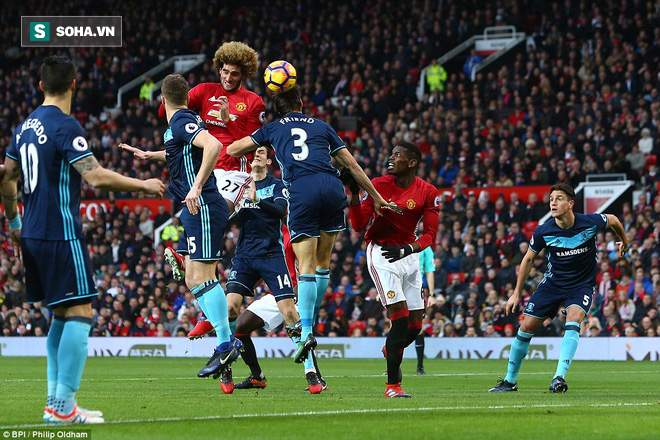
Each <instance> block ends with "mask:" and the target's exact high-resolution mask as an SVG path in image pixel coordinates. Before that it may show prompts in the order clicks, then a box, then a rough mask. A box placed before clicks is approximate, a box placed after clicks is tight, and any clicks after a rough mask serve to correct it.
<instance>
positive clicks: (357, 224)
mask: <svg viewBox="0 0 660 440" xmlns="http://www.w3.org/2000/svg"><path fill="white" fill-rule="evenodd" d="M354 197H355V196H354ZM350 211H351V225H353V230H355V231H356V232H360V231H364V229H365V228H366V227H367V225H368V224H369V220H371V217H372V216H373V213H374V200H373V199H372V198H371V196H369V195H367V198H366V199H365V200H364V201H363V202H362V203H360V204H359V205H351V207H350Z"/></svg>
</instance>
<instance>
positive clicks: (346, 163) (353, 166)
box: [334, 148, 387, 215]
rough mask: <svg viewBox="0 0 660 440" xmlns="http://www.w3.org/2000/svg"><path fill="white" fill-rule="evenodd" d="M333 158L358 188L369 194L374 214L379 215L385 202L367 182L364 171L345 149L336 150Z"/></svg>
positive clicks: (369, 181)
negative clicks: (351, 177) (349, 173)
mask: <svg viewBox="0 0 660 440" xmlns="http://www.w3.org/2000/svg"><path fill="white" fill-rule="evenodd" d="M334 157H335V159H337V162H339V164H340V165H342V166H343V167H346V168H348V170H349V171H350V172H351V175H352V176H353V178H354V179H355V180H356V181H357V183H358V185H360V187H361V188H363V189H364V190H365V191H366V192H367V193H369V195H370V196H371V197H372V198H373V199H374V212H376V214H378V215H381V214H380V208H381V206H385V205H387V202H386V201H385V199H383V197H382V196H381V195H380V193H379V192H378V191H376V188H374V185H373V183H371V180H369V178H368V177H367V175H366V174H364V170H363V169H362V167H361V166H360V165H359V164H358V163H357V161H356V160H355V158H354V157H353V156H351V153H349V152H348V150H347V149H346V148H342V149H340V150H337V152H336V153H335V155H334Z"/></svg>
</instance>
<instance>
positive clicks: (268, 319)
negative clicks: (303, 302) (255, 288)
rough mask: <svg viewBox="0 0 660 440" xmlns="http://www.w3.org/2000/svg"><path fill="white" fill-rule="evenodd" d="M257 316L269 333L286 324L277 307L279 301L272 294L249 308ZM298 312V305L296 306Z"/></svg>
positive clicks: (254, 302) (263, 297)
mask: <svg viewBox="0 0 660 440" xmlns="http://www.w3.org/2000/svg"><path fill="white" fill-rule="evenodd" d="M247 310H249V311H251V312H252V313H254V314H255V315H257V316H258V317H259V318H261V320H262V321H263V322H264V330H266V331H267V332H270V331H273V330H275V329H276V328H278V327H279V326H281V325H282V324H284V316H282V312H280V309H279V307H277V301H276V300H275V297H274V296H273V295H271V294H268V295H262V296H261V298H259V299H258V300H256V301H253V302H252V304H250V305H249V306H248V308H247ZM296 310H298V305H296Z"/></svg>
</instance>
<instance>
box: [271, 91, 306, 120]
mask: <svg viewBox="0 0 660 440" xmlns="http://www.w3.org/2000/svg"><path fill="white" fill-rule="evenodd" d="M301 99H302V90H301V89H300V86H298V85H295V86H293V88H292V89H291V90H287V91H286V92H280V93H277V94H275V95H274V96H273V102H274V103H275V110H276V111H277V113H278V114H279V115H280V116H285V115H286V114H288V113H291V112H299V111H301V110H302V106H301V105H300V101H301Z"/></svg>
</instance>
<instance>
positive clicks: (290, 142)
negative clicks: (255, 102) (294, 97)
mask: <svg viewBox="0 0 660 440" xmlns="http://www.w3.org/2000/svg"><path fill="white" fill-rule="evenodd" d="M251 137H252V140H253V141H254V143H255V144H257V145H259V146H271V147H273V149H274V150H275V158H276V159H277V162H278V163H279V164H280V169H281V170H282V180H283V181H284V184H285V185H287V186H288V185H290V184H291V182H293V181H294V180H295V179H297V178H298V177H301V176H306V175H310V174H318V173H329V174H337V170H336V169H335V167H333V166H332V159H331V155H333V154H335V153H336V152H337V151H339V150H341V149H342V148H346V146H345V145H344V142H343V141H342V140H341V138H340V137H339V136H338V135H337V133H336V132H335V130H333V128H332V127H330V126H329V125H328V124H326V123H325V122H323V121H320V120H318V119H316V118H313V117H311V116H305V115H303V114H302V113H289V114H287V115H286V116H285V117H283V118H281V119H279V120H277V121H274V122H271V123H269V124H266V125H264V126H263V127H261V128H260V129H258V130H257V131H255V132H254V133H252V135H251Z"/></svg>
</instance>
